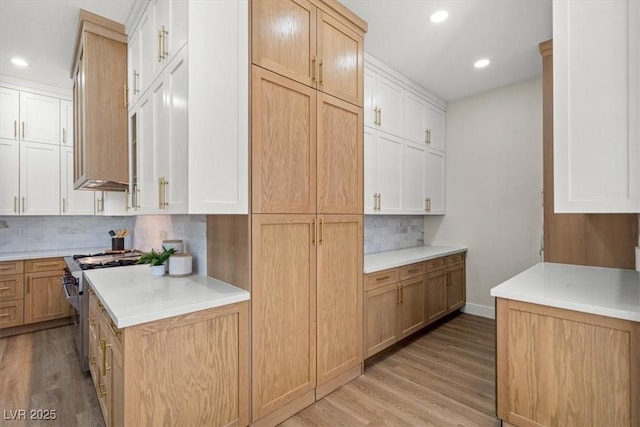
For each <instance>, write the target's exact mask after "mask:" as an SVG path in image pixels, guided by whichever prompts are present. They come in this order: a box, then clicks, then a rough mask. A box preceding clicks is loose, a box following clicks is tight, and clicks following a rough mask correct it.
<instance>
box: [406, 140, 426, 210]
mask: <svg viewBox="0 0 640 427" xmlns="http://www.w3.org/2000/svg"><path fill="white" fill-rule="evenodd" d="M403 156H404V165H403V167H402V211H403V213H405V214H407V215H424V213H425V211H426V208H427V205H426V201H425V200H426V196H425V194H426V188H425V184H426V182H427V180H426V177H425V175H426V173H427V168H426V165H425V163H426V161H427V158H426V157H425V147H424V144H411V143H405V145H404V150H403Z"/></svg>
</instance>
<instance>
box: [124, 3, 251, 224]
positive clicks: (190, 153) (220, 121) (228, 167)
mask: <svg viewBox="0 0 640 427" xmlns="http://www.w3.org/2000/svg"><path fill="white" fill-rule="evenodd" d="M248 14H249V12H248V2H247V0H239V1H185V0H151V1H149V3H148V4H147V5H146V8H145V10H144V11H143V12H142V15H141V16H140V18H139V20H138V21H137V24H136V26H135V28H134V29H133V30H132V31H129V34H131V36H130V44H129V50H130V51H129V58H130V63H129V69H130V70H132V69H135V68H136V66H137V68H139V69H140V72H139V76H136V75H134V74H133V72H131V74H130V76H129V81H130V83H129V85H130V86H131V85H132V82H135V83H136V85H135V88H137V89H138V90H139V93H138V94H136V95H137V98H131V99H132V103H131V104H130V107H129V108H130V109H129V116H130V119H131V131H130V135H131V138H132V139H131V146H132V147H131V152H135V153H136V156H137V159H136V160H135V161H132V164H131V165H130V169H131V174H132V175H133V177H132V181H131V182H133V183H134V185H133V188H132V189H131V191H132V192H133V194H132V200H133V204H134V211H135V209H137V212H138V213H152V212H156V213H157V212H160V213H192V214H216V213H230V214H232V213H233V214H242V213H247V212H248V206H249V205H248V200H249V193H248V191H249V171H248V164H249V161H248V152H249V142H248V126H249V125H248V102H249V95H248V85H249V77H248V70H249V63H248V61H249V53H248V48H249V38H248V37H249V36H248V35H249V28H248V21H249V15H248ZM131 41H133V43H131ZM136 49H139V51H140V53H139V54H136V52H135V50H136ZM132 58H133V59H132ZM135 58H140V62H139V65H136V64H135V61H136V59H135ZM136 78H137V80H136ZM130 93H131V89H130ZM130 96H131V95H130Z"/></svg>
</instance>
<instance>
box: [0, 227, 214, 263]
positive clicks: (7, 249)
mask: <svg viewBox="0 0 640 427" xmlns="http://www.w3.org/2000/svg"><path fill="white" fill-rule="evenodd" d="M118 228H120V229H124V228H127V229H129V231H130V235H129V236H127V237H126V238H125V248H127V249H128V248H135V249H139V250H142V251H149V250H151V249H152V248H153V249H156V250H159V249H161V246H162V241H163V240H166V239H182V240H183V241H184V244H185V250H186V251H188V252H190V253H191V255H192V256H193V271H194V273H198V274H201V275H206V269H207V262H206V248H207V237H206V231H207V230H206V229H207V223H206V217H205V216H204V215H139V216H117V217H109V216H5V217H0V254H8V253H11V252H30V251H43V250H56V249H78V253H82V252H83V249H85V248H104V249H109V248H111V237H109V230H115V229H118Z"/></svg>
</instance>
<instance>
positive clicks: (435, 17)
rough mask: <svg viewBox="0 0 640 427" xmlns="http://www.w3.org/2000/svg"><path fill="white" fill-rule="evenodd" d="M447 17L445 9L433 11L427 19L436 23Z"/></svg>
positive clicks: (447, 13)
mask: <svg viewBox="0 0 640 427" xmlns="http://www.w3.org/2000/svg"><path fill="white" fill-rule="evenodd" d="M448 17H449V12H447V11H446V10H439V11H438V12H436V13H434V14H433V15H431V17H430V18H429V20H430V21H431V22H433V23H434V24H437V23H439V22H442V21H444V20H445V19H447V18H448Z"/></svg>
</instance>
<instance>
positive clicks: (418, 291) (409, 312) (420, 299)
mask: <svg viewBox="0 0 640 427" xmlns="http://www.w3.org/2000/svg"><path fill="white" fill-rule="evenodd" d="M424 288H425V278H424V276H419V277H415V278H413V279H408V280H404V281H402V282H401V283H400V320H399V322H400V338H404V337H406V336H408V335H411V334H412V333H414V332H415V331H417V330H418V329H420V328H422V327H423V326H424V325H425V310H424V300H425V298H424V292H425V290H424Z"/></svg>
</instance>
